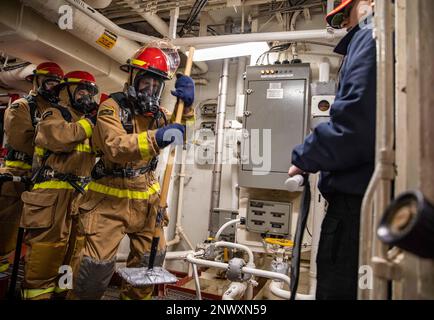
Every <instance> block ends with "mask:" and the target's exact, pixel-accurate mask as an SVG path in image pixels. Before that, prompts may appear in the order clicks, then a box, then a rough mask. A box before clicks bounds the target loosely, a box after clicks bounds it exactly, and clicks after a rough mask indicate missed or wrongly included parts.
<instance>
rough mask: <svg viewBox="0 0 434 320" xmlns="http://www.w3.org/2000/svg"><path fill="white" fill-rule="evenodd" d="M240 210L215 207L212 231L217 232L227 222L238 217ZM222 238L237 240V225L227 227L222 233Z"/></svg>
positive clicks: (212, 217)
mask: <svg viewBox="0 0 434 320" xmlns="http://www.w3.org/2000/svg"><path fill="white" fill-rule="evenodd" d="M237 216H238V211H237V210H233V209H224V208H215V209H214V210H213V212H212V214H211V222H212V223H211V226H212V227H211V233H212V234H216V233H217V232H218V230H219V229H220V227H221V226H222V225H224V224H225V223H226V222H229V221H231V220H234V219H236V218H237ZM221 239H224V240H227V241H234V240H235V225H232V226H229V227H227V228H226V229H225V230H223V232H222V234H221Z"/></svg>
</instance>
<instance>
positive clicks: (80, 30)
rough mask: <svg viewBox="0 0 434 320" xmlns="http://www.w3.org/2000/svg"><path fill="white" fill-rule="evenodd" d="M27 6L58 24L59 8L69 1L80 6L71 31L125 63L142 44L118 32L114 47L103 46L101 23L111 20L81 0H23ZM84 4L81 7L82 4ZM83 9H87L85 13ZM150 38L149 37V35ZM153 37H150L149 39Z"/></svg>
mask: <svg viewBox="0 0 434 320" xmlns="http://www.w3.org/2000/svg"><path fill="white" fill-rule="evenodd" d="M22 1H23V3H24V4H25V5H26V6H29V7H31V8H33V9H34V10H36V11H37V12H39V13H41V14H42V15H43V16H44V17H45V18H46V19H47V20H49V21H51V22H53V23H56V24H58V23H59V22H60V21H61V20H59V19H60V17H61V14H59V13H58V11H59V8H60V7H62V6H65V5H66V4H67V3H71V4H73V5H74V6H75V7H77V6H78V7H79V8H80V10H75V11H74V12H73V15H72V17H73V20H72V22H71V23H72V29H66V30H65V31H68V32H69V33H71V34H73V35H74V36H76V37H77V38H79V39H80V40H82V41H84V42H86V43H88V44H89V45H91V46H92V47H94V48H96V49H98V50H99V51H101V52H103V53H104V54H105V55H107V56H109V57H111V58H112V59H113V60H115V61H117V62H118V63H121V64H123V63H125V62H126V61H127V59H128V58H130V57H131V56H132V55H133V54H134V53H135V52H136V50H137V49H139V48H140V46H139V45H138V44H137V43H136V42H134V41H131V40H129V39H127V38H125V37H124V36H123V35H122V34H120V33H116V32H115V34H117V35H118V36H117V39H116V41H113V42H112V45H113V46H112V47H111V48H110V49H107V48H106V47H104V46H102V45H101V44H100V42H99V41H98V40H99V39H100V38H101V37H103V36H104V35H105V33H106V28H105V27H104V25H102V24H101V21H108V22H110V23H112V22H111V21H110V20H108V19H107V18H105V17H104V16H102V15H101V14H100V13H98V11H96V10H94V9H92V8H91V7H89V6H88V5H87V4H86V3H84V2H83V1H81V0H75V1H63V0H50V1H46V0H22ZM81 5H82V6H83V8H82V7H80V6H81ZM81 10H85V12H86V14H87V15H86V14H84V13H83V12H82V11H81ZM112 24H113V23H112ZM148 38H149V37H148ZM149 40H151V38H149V39H148V41H149Z"/></svg>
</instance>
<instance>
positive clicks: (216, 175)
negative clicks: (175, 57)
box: [208, 59, 229, 230]
mask: <svg viewBox="0 0 434 320" xmlns="http://www.w3.org/2000/svg"><path fill="white" fill-rule="evenodd" d="M228 78H229V59H224V60H223V65H222V72H221V75H220V84H219V88H220V90H219V97H218V106H217V122H216V137H215V156H214V169H213V172H212V190H211V208H210V214H209V226H208V228H209V230H211V217H212V214H213V211H214V209H215V208H218V207H219V204H220V185H221V176H222V159H223V147H224V124H225V115H226V100H227V94H228Z"/></svg>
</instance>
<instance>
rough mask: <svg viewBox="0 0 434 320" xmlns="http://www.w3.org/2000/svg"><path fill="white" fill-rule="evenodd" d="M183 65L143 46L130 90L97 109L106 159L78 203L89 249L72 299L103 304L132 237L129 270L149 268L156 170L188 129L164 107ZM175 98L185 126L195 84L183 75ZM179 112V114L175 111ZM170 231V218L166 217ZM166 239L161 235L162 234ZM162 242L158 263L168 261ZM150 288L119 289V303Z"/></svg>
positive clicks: (97, 140)
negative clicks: (120, 253) (168, 85)
mask: <svg viewBox="0 0 434 320" xmlns="http://www.w3.org/2000/svg"><path fill="white" fill-rule="evenodd" d="M178 65H179V55H178V53H177V51H176V50H172V51H171V52H169V54H168V52H167V51H166V52H165V51H164V50H163V49H160V48H158V47H144V48H142V49H140V50H139V51H137V53H136V54H135V55H134V57H133V58H132V59H131V60H129V62H128V64H127V65H125V66H123V70H125V71H127V72H129V80H128V83H127V85H126V90H125V92H122V93H115V94H112V95H111V96H110V97H111V98H110V99H108V100H106V101H104V102H103V103H102V104H101V106H100V108H99V111H98V120H97V124H96V127H95V132H94V136H93V141H94V144H95V147H96V148H97V151H98V152H101V154H102V155H101V159H100V161H99V162H98V163H97V165H96V166H95V169H94V170H93V174H92V178H93V179H92V182H91V183H90V184H89V190H88V192H87V193H86V195H85V196H84V197H83V201H81V202H80V205H79V211H80V221H81V227H82V230H81V231H82V233H83V235H84V236H85V249H84V250H83V252H82V254H81V257H80V260H81V262H80V265H79V268H78V270H77V271H74V289H73V290H72V291H71V293H72V294H71V298H74V299H100V298H101V297H102V295H103V294H104V291H105V290H106V288H107V286H108V285H109V282H110V279H111V277H112V275H113V273H114V271H115V255H116V252H117V249H118V247H119V244H120V242H121V240H122V239H123V238H124V236H125V235H128V237H129V239H130V254H129V256H128V260H127V267H143V266H146V265H147V261H148V259H149V253H150V248H151V239H152V235H153V232H154V229H155V222H156V221H155V220H156V216H157V209H158V204H159V191H160V185H159V183H158V180H157V178H156V176H155V173H154V170H155V169H156V165H157V156H158V154H159V153H160V150H161V149H162V148H164V147H166V146H168V145H169V144H171V143H175V144H182V143H183V135H184V131H185V129H184V128H185V127H184V125H181V124H168V122H169V123H170V122H173V121H174V118H175V113H176V112H175V113H173V117H171V116H170V115H169V114H168V112H167V110H165V109H162V108H161V107H160V97H161V93H162V91H163V89H164V84H165V80H168V79H170V78H171V76H172V75H173V74H174V73H175V70H176V69H177V67H178ZM175 88H176V90H175V91H172V94H173V95H175V96H176V97H178V98H179V99H182V100H183V101H185V104H186V108H185V110H184V115H183V122H184V124H185V123H186V122H187V121H188V122H190V121H192V120H193V118H194V112H193V110H192V108H191V105H192V103H193V99H194V82H193V80H192V79H191V78H190V77H187V76H179V77H178V80H177V82H176V85H175ZM175 111H176V110H175ZM164 222H165V223H164V225H165V226H167V223H168V218H167V215H166V216H165V219H164ZM161 234H162V235H163V232H162V230H161ZM165 251H166V246H165V241H164V238H163V236H162V238H161V239H160V243H159V248H158V253H157V258H156V261H155V264H156V265H161V264H162V263H163V260H164V257H165ZM152 292H153V286H148V287H142V288H134V287H132V286H131V285H129V284H127V283H125V282H124V283H123V284H122V288H121V299H124V300H147V299H150V298H151V296H152Z"/></svg>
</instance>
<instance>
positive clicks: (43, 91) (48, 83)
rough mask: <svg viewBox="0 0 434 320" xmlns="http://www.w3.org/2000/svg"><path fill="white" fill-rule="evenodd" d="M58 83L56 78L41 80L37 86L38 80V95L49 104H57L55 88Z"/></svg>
mask: <svg viewBox="0 0 434 320" xmlns="http://www.w3.org/2000/svg"><path fill="white" fill-rule="evenodd" d="M59 83H60V81H59V79H56V78H45V79H42V83H41V84H40V85H39V79H38V94H39V95H40V96H41V97H42V98H44V99H45V100H47V101H48V102H50V103H54V104H55V103H58V102H59V98H58V96H57V94H56V90H55V86H56V85H58V84H59Z"/></svg>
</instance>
